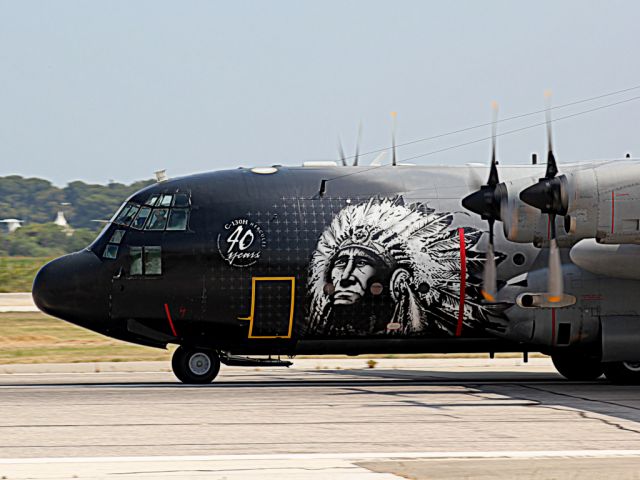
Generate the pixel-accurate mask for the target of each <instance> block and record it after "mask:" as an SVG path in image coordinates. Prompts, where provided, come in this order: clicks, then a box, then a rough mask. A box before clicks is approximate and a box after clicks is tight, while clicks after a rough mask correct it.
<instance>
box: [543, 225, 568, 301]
mask: <svg viewBox="0 0 640 480" xmlns="http://www.w3.org/2000/svg"><path fill="white" fill-rule="evenodd" d="M549 221H550V222H551V226H550V227H551V240H550V242H549V279H548V282H549V283H548V297H547V300H549V302H552V303H557V302H559V301H560V300H562V297H563V296H564V292H563V290H564V285H563V280H562V262H561V260H560V249H559V248H558V242H557V240H556V216H555V215H554V214H550V215H549Z"/></svg>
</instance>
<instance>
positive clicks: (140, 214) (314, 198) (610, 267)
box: [33, 121, 640, 383]
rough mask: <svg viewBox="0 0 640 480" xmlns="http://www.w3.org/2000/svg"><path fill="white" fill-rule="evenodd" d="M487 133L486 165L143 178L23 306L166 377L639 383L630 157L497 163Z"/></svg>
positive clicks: (638, 164)
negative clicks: (417, 370) (165, 358)
mask: <svg viewBox="0 0 640 480" xmlns="http://www.w3.org/2000/svg"><path fill="white" fill-rule="evenodd" d="M549 124H550V123H549ZM495 138H496V136H495V121H494V135H493V148H492V158H491V162H490V164H489V168H487V167H485V166H482V165H477V164H474V165H465V166H448V167H426V166H412V165H402V164H399V163H398V162H397V161H396V155H395V149H394V152H393V153H394V154H393V161H392V164H391V165H385V166H380V165H378V164H376V165H375V166H373V167H372V166H347V167H336V166H327V165H326V164H318V163H311V164H307V165H305V166H303V167H296V168H293V167H283V166H278V165H276V166H272V167H259V168H239V169H237V170H229V171H218V172H212V173H204V174H197V175H191V176H187V177H183V178H178V179H171V180H164V179H162V180H163V181H159V182H158V183H156V184H155V185H152V186H149V187H147V188H145V189H143V190H140V191H139V192H137V193H135V194H134V195H132V196H131V197H130V198H129V199H128V200H127V201H126V202H125V203H124V205H122V207H121V208H120V210H119V211H118V212H117V213H116V214H115V215H114V217H113V218H112V219H111V221H109V222H108V224H107V225H106V227H105V228H104V230H103V231H102V233H101V234H100V235H99V236H98V238H97V239H96V240H95V241H94V242H93V243H92V244H91V245H90V246H89V247H87V248H86V249H85V250H83V251H81V252H77V253H73V254H70V255H66V256H64V257H61V258H59V259H57V260H54V261H52V262H50V263H48V264H47V265H45V266H44V267H43V268H42V269H41V270H40V271H39V273H38V274H37V276H36V278H35V281H34V285H33V297H34V300H35V302H36V304H37V305H38V307H39V308H40V309H41V310H42V311H44V312H46V313H48V314H51V315H53V316H56V317H59V318H62V319H64V320H67V321H69V322H72V323H74V324H76V325H80V326H82V327H85V328H88V329H91V330H94V331H96V332H99V333H102V334H104V335H108V336H111V337H114V338H117V339H121V340H125V341H128V342H134V343H138V344H141V345H148V346H152V347H158V348H165V347H166V346H167V344H177V345H179V347H178V348H177V350H176V351H175V354H174V356H173V361H172V366H173V371H174V373H175V375H176V376H177V377H178V379H180V380H181V381H183V382H185V383H208V382H211V381H212V380H213V379H214V378H215V377H216V375H217V374H218V371H219V368H220V363H221V362H222V363H225V364H233V365H289V364H290V362H289V361H286V360H280V356H290V357H293V356H295V355H299V354H315V355H317V354H347V355H357V354H363V353H423V352H442V353H447V352H487V353H492V352H525V353H526V352H530V351H537V352H543V353H545V354H548V355H551V357H552V359H553V362H554V364H555V366H556V368H557V369H558V371H559V372H560V373H561V374H562V375H564V376H565V377H566V378H568V379H580V380H589V379H596V378H598V377H600V376H601V375H602V374H603V373H604V374H605V375H606V377H607V378H608V379H609V380H611V381H614V382H622V383H625V382H626V383H631V382H638V381H640V295H637V292H638V291H640V245H637V244H638V243H640V203H639V198H640V161H636V160H633V159H621V160H615V161H602V162H596V163H590V164H572V165H569V164H567V165H563V164H562V163H560V164H559V163H557V162H556V160H555V157H554V152H553V148H552V142H551V130H550V128H548V144H549V145H548V158H547V163H546V164H540V165H538V164H531V165H514V166H503V165H498V163H497V161H496V155H495ZM394 145H395V142H394ZM479 177H480V178H485V177H488V180H487V181H486V183H485V184H482V185H479V184H478V181H477V180H475V179H477V178H479ZM480 183H482V182H480ZM496 222H500V224H499V225H501V226H502V227H503V228H495V227H496ZM487 227H488V228H487ZM266 356H268V358H265V357H266Z"/></svg>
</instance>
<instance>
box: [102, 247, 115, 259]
mask: <svg viewBox="0 0 640 480" xmlns="http://www.w3.org/2000/svg"><path fill="white" fill-rule="evenodd" d="M117 256H118V245H112V244H108V245H107V246H106V247H105V249H104V253H103V254H102V257H103V258H109V259H111V260H113V259H114V258H116V257H117Z"/></svg>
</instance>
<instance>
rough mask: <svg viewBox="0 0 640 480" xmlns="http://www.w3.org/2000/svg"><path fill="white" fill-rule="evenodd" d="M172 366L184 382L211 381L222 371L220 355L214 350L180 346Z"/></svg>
mask: <svg viewBox="0 0 640 480" xmlns="http://www.w3.org/2000/svg"><path fill="white" fill-rule="evenodd" d="M171 368H172V369H173V374H174V375H175V376H176V377H177V378H178V380H180V381H181V382H182V383H188V384H204V383H211V382H212V381H213V379H214V378H216V376H217V375H218V372H219V371H220V357H218V354H217V353H216V352H214V351H213V350H204V349H198V348H190V347H183V346H179V347H178V348H177V349H176V351H175V352H174V354H173V357H172V359H171Z"/></svg>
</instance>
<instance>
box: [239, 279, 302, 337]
mask: <svg viewBox="0 0 640 480" xmlns="http://www.w3.org/2000/svg"><path fill="white" fill-rule="evenodd" d="M295 293H296V279H295V277H253V278H252V279H251V313H250V314H249V316H248V317H241V318H240V320H249V322H250V323H249V338H291V332H292V330H293V316H294V306H295Z"/></svg>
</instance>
